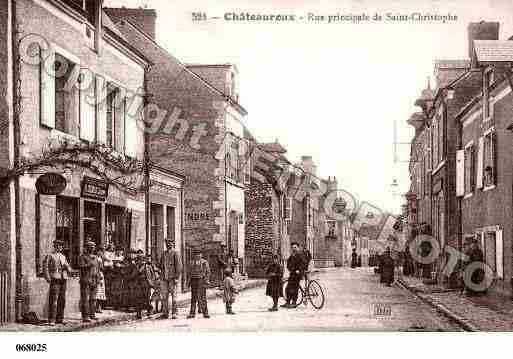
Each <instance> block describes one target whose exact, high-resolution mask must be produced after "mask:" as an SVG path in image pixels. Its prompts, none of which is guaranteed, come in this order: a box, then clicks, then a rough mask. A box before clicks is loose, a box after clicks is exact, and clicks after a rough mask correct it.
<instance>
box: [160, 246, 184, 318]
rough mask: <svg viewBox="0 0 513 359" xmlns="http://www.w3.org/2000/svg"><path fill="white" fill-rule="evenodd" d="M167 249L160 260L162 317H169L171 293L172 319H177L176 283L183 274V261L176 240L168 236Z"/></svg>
mask: <svg viewBox="0 0 513 359" xmlns="http://www.w3.org/2000/svg"><path fill="white" fill-rule="evenodd" d="M165 243H166V251H165V252H164V253H162V256H161V257H160V260H159V269H160V282H161V286H160V294H161V298H162V311H163V313H162V315H161V316H160V318H161V319H168V318H169V295H170V294H171V319H176V315H177V314H178V307H177V305H176V285H177V283H178V280H179V279H180V275H181V274H182V262H181V261H180V254H179V253H178V251H177V250H175V241H174V240H173V239H170V238H167V239H166V240H165Z"/></svg>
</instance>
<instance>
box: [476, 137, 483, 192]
mask: <svg viewBox="0 0 513 359" xmlns="http://www.w3.org/2000/svg"><path fill="white" fill-rule="evenodd" d="M483 156H484V139H483V137H479V142H478V148H477V171H476V187H477V188H478V189H480V188H483V171H484V166H483V160H484V158H483Z"/></svg>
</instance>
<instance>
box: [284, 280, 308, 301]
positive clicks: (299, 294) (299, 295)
mask: <svg viewBox="0 0 513 359" xmlns="http://www.w3.org/2000/svg"><path fill="white" fill-rule="evenodd" d="M288 284H289V281H288V280H286V281H285V282H283V298H284V299H285V300H286V301H287V300H288V298H287V285H288ZM304 294H305V293H304V290H303V288H301V285H300V286H299V289H298V291H297V300H296V303H290V304H291V305H292V306H293V307H294V308H296V307H297V306H298V305H299V304H301V303H303V298H304Z"/></svg>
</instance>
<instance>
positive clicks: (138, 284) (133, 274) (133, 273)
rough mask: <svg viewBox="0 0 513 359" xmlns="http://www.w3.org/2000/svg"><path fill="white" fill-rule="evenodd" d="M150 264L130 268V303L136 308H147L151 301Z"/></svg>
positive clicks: (138, 264)
mask: <svg viewBox="0 0 513 359" xmlns="http://www.w3.org/2000/svg"><path fill="white" fill-rule="evenodd" d="M148 266H149V264H146V263H137V264H131V265H130V266H129V268H128V273H127V277H128V278H127V279H128V282H129V287H130V290H131V292H130V302H131V305H133V306H134V307H143V308H145V307H147V306H148V305H149V300H150V281H151V279H150V278H149V277H150V275H149V268H148Z"/></svg>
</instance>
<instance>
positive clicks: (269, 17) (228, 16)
mask: <svg viewBox="0 0 513 359" xmlns="http://www.w3.org/2000/svg"><path fill="white" fill-rule="evenodd" d="M224 19H225V20H226V21H296V15H292V14H252V13H248V12H241V13H235V12H227V13H225V14H224Z"/></svg>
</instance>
